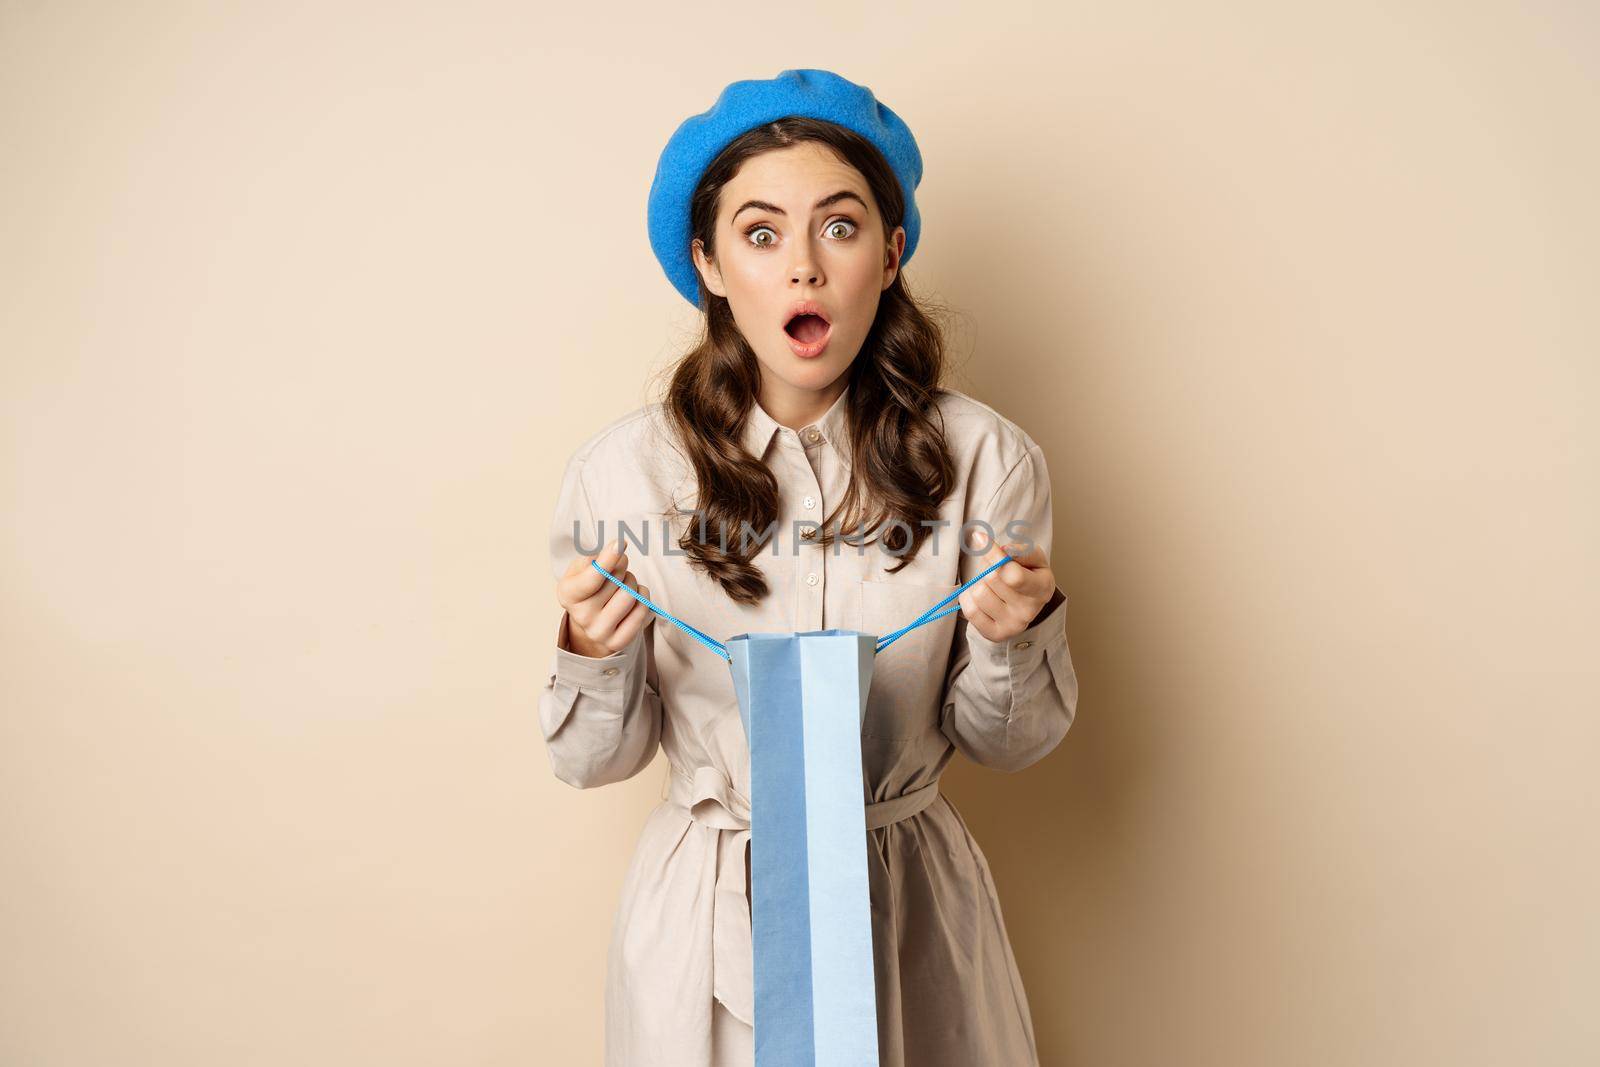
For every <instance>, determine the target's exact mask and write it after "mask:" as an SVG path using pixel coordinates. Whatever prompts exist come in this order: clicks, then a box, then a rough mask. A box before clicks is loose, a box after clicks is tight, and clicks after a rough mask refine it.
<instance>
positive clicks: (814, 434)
mask: <svg viewBox="0 0 1600 1067" xmlns="http://www.w3.org/2000/svg"><path fill="white" fill-rule="evenodd" d="M806 439H807V440H808V441H810V442H811V443H812V444H815V443H816V442H818V441H820V440H822V434H821V432H820V431H817V430H807V431H806Z"/></svg>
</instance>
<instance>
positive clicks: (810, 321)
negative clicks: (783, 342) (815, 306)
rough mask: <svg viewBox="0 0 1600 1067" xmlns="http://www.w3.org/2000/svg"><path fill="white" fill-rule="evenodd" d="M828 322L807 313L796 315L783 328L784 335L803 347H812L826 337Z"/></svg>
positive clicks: (818, 316)
mask: <svg viewBox="0 0 1600 1067" xmlns="http://www.w3.org/2000/svg"><path fill="white" fill-rule="evenodd" d="M829 329H830V327H829V325H828V320H827V319H825V318H823V317H822V316H821V315H812V314H809V313H806V314H800V315H796V316H795V317H794V318H792V319H790V320H789V321H788V322H787V323H786V324H785V325H784V327H783V330H784V332H785V333H787V334H788V335H789V336H790V337H793V338H794V339H795V340H796V341H799V342H800V343H801V344H803V345H814V344H816V343H817V342H818V341H820V340H822V339H823V338H824V337H826V336H828V330H829Z"/></svg>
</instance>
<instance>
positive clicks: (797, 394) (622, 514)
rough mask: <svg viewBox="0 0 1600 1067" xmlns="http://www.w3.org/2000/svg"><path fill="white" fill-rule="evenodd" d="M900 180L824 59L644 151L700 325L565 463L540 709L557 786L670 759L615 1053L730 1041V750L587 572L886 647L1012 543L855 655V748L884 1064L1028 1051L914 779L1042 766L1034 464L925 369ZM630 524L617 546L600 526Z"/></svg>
mask: <svg viewBox="0 0 1600 1067" xmlns="http://www.w3.org/2000/svg"><path fill="white" fill-rule="evenodd" d="M920 177H921V159H920V155H919V154H918V152H917V148H916V143H915V141H914V140H913V139H912V137H911V134H910V131H909V130H908V129H907V128H906V127H905V124H904V123H903V122H901V120H900V119H899V118H898V117H897V116H896V115H895V114H894V112H892V111H890V110H889V109H888V108H886V107H884V106H883V105H881V104H879V103H878V102H877V101H876V100H875V99H874V98H873V96H872V94H871V92H870V91H869V90H867V89H865V88H864V87H861V86H858V85H855V84H853V83H851V82H849V81H847V80H845V79H843V78H841V77H839V76H838V75H836V74H831V73H829V72H827V71H817V70H790V71H784V72H783V73H782V74H780V75H779V76H778V77H777V78H774V79H770V80H767V81H746V82H736V83H734V84H732V85H730V86H728V88H727V89H725V90H724V91H723V93H722V94H721V95H720V96H719V98H718V100H717V103H716V104H715V105H714V106H713V107H712V108H711V109H710V110H708V111H706V112H704V113H703V114H701V115H697V116H694V117H692V118H690V119H688V120H686V121H685V122H684V123H683V124H682V125H681V126H680V127H679V129H678V131H677V133H675V134H674V136H673V138H672V140H671V141H669V143H668V145H667V148H666V150H665V151H664V152H663V153H662V157H661V162H660V164H659V166H658V168H657V173H656V179H655V182H654V183H653V185H652V189H651V200H650V224H651V240H652V245H653V247H654V248H655V250H656V253H657V256H658V257H659V258H660V259H661V261H662V265H663V267H664V269H665V270H666V272H667V275H668V277H669V279H671V280H672V281H673V283H674V285H675V286H676V287H677V288H678V290H679V292H680V293H682V294H683V295H684V296H685V298H686V299H689V300H690V301H691V302H694V303H695V305H696V306H697V307H698V308H700V309H702V310H703V311H704V314H705V334H704V337H703V338H702V340H701V341H700V343H699V344H698V345H697V346H696V347H695V348H694V349H693V350H692V351H691V352H689V353H688V354H687V355H686V356H685V357H684V358H683V359H682V360H681V361H680V363H679V364H678V365H677V367H676V369H675V371H674V373H673V376H672V379H671V383H670V386H669V388H668V391H667V395H666V398H665V400H664V401H663V402H661V403H656V404H651V405H649V406H647V407H644V408H641V409H639V410H637V411H634V412H632V413H631V414H629V415H627V416H625V417H624V418H622V419H619V420H617V421H616V422H613V423H612V424H610V425H609V426H607V427H605V428H604V429H602V430H601V431H600V432H598V433H597V434H595V435H594V436H592V437H591V438H590V439H589V440H587V441H586V442H584V443H583V444H582V445H581V446H580V447H579V448H578V449H577V451H576V452H575V453H574V455H573V456H572V457H571V459H570V460H569V462H568V464H567V467H566V472H565V477H564V480H563V483H562V488H561V493H560V499H559V502H558V505H557V508H556V514H555V518H554V522H553V525H552V530H551V562H552V573H553V575H554V577H555V578H556V580H557V587H556V588H557V598H558V600H559V602H560V603H561V605H562V606H563V608H564V609H565V611H564V613H563V616H562V619H561V624H560V627H559V629H558V634H557V648H556V651H555V662H554V665H553V667H552V669H551V676H550V680H549V684H548V685H547V686H546V688H545V690H544V692H543V694H542V696H541V701H540V722H541V726H542V729H543V732H544V735H545V738H546V740H547V742H548V745H549V753H550V758H551V761H552V765H553V767H554V769H555V773H556V775H557V776H558V777H560V778H561V779H562V780H563V781H566V782H568V783H570V784H572V785H574V786H577V787H579V788H588V787H592V786H598V785H604V784H606V783H609V782H617V781H621V780H623V779H626V778H628V777H631V776H632V775H634V774H637V773H638V772H639V771H641V770H642V769H644V767H646V766H647V765H648V764H649V763H650V762H651V760H652V759H653V758H654V756H655V754H656V751H657V749H658V748H659V749H662V750H664V751H665V753H666V756H667V759H668V761H669V763H670V770H669V772H668V787H667V795H666V798H665V799H664V801H663V803H661V804H660V805H659V806H657V807H656V808H655V809H654V811H652V813H651V814H650V816H649V818H648V819H647V821H646V823H645V826H644V829H643V831H642V833H641V835H640V838H639V841H638V844H637V846H636V848H635V851H634V855H633V859H632V862H631V864H630V867H629V869H628V873H627V875H626V877H625V880H624V884H623V889H622V898H621V903H620V906H619V908H618V911H617V914H616V919H615V924H614V927H613V931H612V940H611V947H610V955H609V960H608V972H607V982H606V1062H607V1063H608V1064H612V1065H627V1067H649V1065H656V1064H660V1065H663V1067H692V1065H696V1064H746V1065H747V1064H750V1063H751V1062H752V1040H751V1039H752V1014H753V1012H752V988H751V954H750V953H751V941H750V915H749V883H748V874H747V872H748V856H747V848H748V844H749V829H748V827H749V799H748V798H749V796H750V771H749V750H748V747H747V743H746V740H745V735H744V730H743V726H742V724H741V722H740V719H739V710H738V703H737V699H736V697H735V694H734V691H733V687H732V681H731V678H730V674H729V671H728V669H727V665H726V664H725V663H724V662H722V661H721V660H720V659H719V658H718V657H717V656H715V655H712V654H711V653H709V652H708V651H707V650H706V649H705V648H702V647H701V646H700V645H699V644H697V643H696V641H695V640H694V639H693V638H692V637H691V636H690V635H689V634H687V633H685V632H684V631H682V630H680V629H678V628H676V627H673V626H671V625H666V624H657V621H656V617H655V615H654V614H653V613H652V612H651V611H650V610H649V609H648V608H647V607H646V606H645V605H644V604H643V603H642V602H640V601H638V600H636V599H635V598H633V597H630V596H628V595H627V594H625V593H623V592H622V590H621V589H620V588H618V587H617V585H616V584H614V583H612V582H610V581H608V580H607V579H606V578H605V577H604V576H603V575H601V574H599V573H598V572H597V571H596V570H595V569H594V568H593V567H591V566H590V565H589V564H590V561H591V560H596V559H597V560H598V561H599V564H600V566H601V567H604V568H607V569H608V570H609V571H610V573H611V574H613V575H614V576H616V577H617V578H618V579H619V580H620V581H622V582H623V583H624V584H626V585H627V587H628V588H629V589H632V590H635V591H636V592H638V593H639V594H640V595H641V596H645V597H648V598H650V599H651V600H652V601H654V602H655V603H656V604H657V605H659V606H660V607H661V608H662V609H663V610H665V611H667V612H670V613H671V614H672V615H674V616H677V617H678V618H680V619H683V620H685V621H687V622H689V623H692V624H693V625H694V626H695V627H697V628H699V629H701V630H703V631H705V632H706V633H708V634H710V635H712V636H713V637H716V638H727V637H729V636H732V635H735V634H740V633H747V632H762V631H766V632H800V631H807V630H816V629H823V628H826V627H839V628H845V629H855V630H861V631H864V632H867V633H873V634H879V635H883V634H887V633H890V632H891V631H893V630H895V629H898V628H899V627H901V626H903V625H905V624H907V623H909V622H911V621H912V620H913V619H915V618H916V617H917V616H918V615H920V614H921V613H922V612H923V611H924V610H926V609H927V608H929V607H931V606H932V605H934V604H936V603H937V602H938V601H940V600H941V599H943V598H944V597H945V596H947V595H949V594H950V593H951V592H952V591H954V590H955V589H956V588H958V587H959V586H961V585H962V584H963V583H964V582H965V581H967V580H969V579H971V578H973V577H974V576H976V575H977V574H979V573H981V572H982V571H983V570H984V569H985V568H986V567H988V566H989V565H990V564H992V563H994V562H996V561H998V560H999V559H1000V558H1001V556H1002V551H1003V550H1006V549H1009V552H1010V554H1011V555H1012V556H1013V561H1012V562H1008V563H1006V564H1005V565H1004V566H1002V567H1000V568H998V569H996V570H995V571H993V572H992V573H991V574H989V575H988V576H986V577H985V578H984V579H983V580H982V581H981V582H978V583H976V584H974V585H973V586H972V588H970V589H968V590H967V591H966V592H964V593H962V595H961V597H960V599H959V604H960V611H959V613H952V614H948V615H946V616H945V617H944V618H941V619H939V620H938V621H936V622H933V623H930V624H928V625H924V626H921V627H919V628H917V629H915V630H912V631H911V632H910V633H908V634H907V635H905V636H904V637H902V638H900V639H899V640H898V641H896V642H895V644H894V645H893V646H892V647H891V648H886V649H884V651H883V653H882V654H881V655H880V656H879V657H878V658H877V660H876V661H875V664H874V675H873V684H872V690H871V694H870V697H869V700H868V707H867V711H866V719H865V725H864V726H863V729H862V738H861V744H862V758H863V771H864V776H865V779H866V783H867V787H868V791H869V794H870V796H869V800H870V803H869V805H868V826H869V830H868V836H869V854H868V864H869V868H868V877H869V882H870V889H871V916H872V924H873V940H874V946H873V951H874V966H875V971H876V980H877V997H878V1004H877V1008H878V1025H879V1055H880V1059H881V1062H882V1063H883V1064H885V1065H892V1067H900V1065H905V1064H913V1065H917V1067H938V1065H946V1064H948V1065H951V1067H957V1065H959V1067H972V1065H977V1064H983V1065H1013V1064H1035V1063H1037V1062H1038V1058H1037V1053H1036V1052H1035V1048H1034V1036H1033V1026H1032V1021H1031V1018H1030V1015H1029V1011H1028V1003H1027V998H1026V996H1025V994H1024V992H1023V988H1022V983H1021V980H1020V977H1019V975H1018V972H1017V967H1016V963H1015V960H1014V958H1013V956H1012V952H1011V947H1010V944H1009V942H1008V940H1007V936H1006V930H1005V924H1004V922H1003V920H1002V917H1001V911H1000V905H999V900H998V897H997V894H996V891H995V886H994V883H993V880H992V878H991V876H990V872H989V867H988V864H987V862H986V861H985V859H984V856H983V853H982V851H981V850H980V849H979V848H978V845H977V842H976V841H974V840H973V838H972V835H971V834H970V832H969V831H968V829H967V826H966V823H965V822H964V821H963V819H962V818H961V815H960V814H959V813H958V812H957V811H956V809H955V807H954V806H953V805H951V804H950V802H949V801H948V800H947V799H945V798H944V797H943V796H942V795H940V793H939V791H938V787H937V782H938V779H939V776H940V774H941V773H942V772H943V770H944V768H945V766H946V764H947V763H948V762H949V760H950V759H951V757H952V756H953V755H954V753H955V751H956V750H958V749H959V750H960V751H961V752H963V753H965V754H966V755H967V756H968V757H969V758H971V759H973V760H976V761H978V762H979V763H982V764H985V765H987V766H990V767H996V768H1001V769H1005V770H1010V771H1016V770H1020V769H1022V768H1024V767H1026V766H1028V765H1030V764H1032V763H1033V762H1035V761H1036V760H1038V759H1040V758H1041V757H1043V756H1044V755H1045V754H1046V753H1048V752H1049V751H1050V750H1051V749H1053V748H1054V747H1055V746H1056V744H1057V743H1058V742H1059V741H1060V740H1061V738H1062V737H1063V736H1064V735H1065V733H1066V732H1067V729H1068V728H1069V726H1070V725H1071V723H1072V720H1073V716H1074V712H1075V710H1076V705H1077V679H1076V676H1075V674H1074V672H1073V668H1072V661H1071V657H1070V655H1069V653H1068V649H1067V641H1066V617H1065V611H1066V607H1065V602H1066V597H1065V596H1063V595H1062V593H1061V591H1060V590H1059V589H1057V588H1056V581H1055V576H1054V573H1053V572H1052V571H1051V569H1050V565H1049V560H1048V553H1049V546H1050V536H1051V506H1050V482H1049V476H1048V473H1047V471H1046V467H1045V458H1044V455H1043V453H1042V452H1041V451H1040V449H1039V446H1038V445H1037V444H1035V443H1034V442H1033V440H1032V439H1031V438H1030V437H1029V436H1028V435H1027V434H1026V433H1024V432H1023V431H1022V430H1021V429H1019V428H1018V427H1017V426H1016V425H1014V424H1013V423H1011V422H1010V421H1008V420H1007V419H1005V418H1004V417H1002V416H1001V415H999V414H998V413H996V412H995V411H994V410H993V409H991V408H989V407H987V406H985V405H983V404H981V403H979V402H977V401H975V400H973V399H972V398H970V397H968V396H965V395H963V394H961V393H959V392H955V391H951V390H945V389H941V388H940V386H939V382H940V374H941V370H942V351H943V346H942V340H941V338H940V335H939V333H938V330H937V329H936V328H935V327H934V326H933V324H932V323H931V322H930V321H929V319H928V318H927V316H926V315H925V314H924V313H923V312H922V311H921V310H920V309H919V308H918V306H917V304H916V303H915V302H914V301H913V300H912V298H911V297H910V295H909V294H908V293H907V290H906V287H905V282H904V279H903V277H902V275H901V273H900V269H899V268H900V266H901V264H902V263H903V262H904V261H905V260H906V259H908V258H909V257H910V255H911V252H912V251H913V250H914V248H915V245H916V240H917V236H918V231H919V228H920V219H919V217H918V214H917V211H916V205H915V201H914V199H913V196H912V194H913V191H914V189H915V187H916V185H917V182H918V181H919V180H920ZM602 524H603V525H602ZM619 524H620V526H625V527H626V531H627V535H628V537H629V539H630V540H631V541H632V543H633V546H634V547H633V551H634V552H635V555H632V556H630V555H629V554H628V553H627V552H624V551H621V547H622V546H618V545H617V544H615V543H612V544H604V542H606V541H611V542H615V540H616V538H617V534H618V532H619ZM984 525H987V527H988V529H989V530H990V531H993V532H994V533H995V534H998V535H999V538H1000V540H999V541H998V542H994V543H989V542H988V534H987V533H986V532H985V531H984V530H983V526H984ZM964 528H965V529H967V530H969V531H970V532H971V533H972V534H973V536H974V537H975V538H976V543H977V545H978V546H979V548H981V549H982V550H981V551H980V550H977V549H975V548H974V547H973V542H971V541H968V542H960V541H958V537H960V535H961V533H962V531H963V530H964ZM856 532H864V533H866V534H868V536H866V537H864V538H863V537H855V536H846V535H853V534H855V533H856ZM741 534H746V535H748V536H741ZM603 544H604V547H603V548H602V545H603ZM879 824H881V825H879Z"/></svg>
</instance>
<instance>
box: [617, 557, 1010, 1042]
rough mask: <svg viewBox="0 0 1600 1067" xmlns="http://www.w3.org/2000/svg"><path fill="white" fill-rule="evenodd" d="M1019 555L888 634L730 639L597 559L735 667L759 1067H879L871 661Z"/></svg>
mask: <svg viewBox="0 0 1600 1067" xmlns="http://www.w3.org/2000/svg"><path fill="white" fill-rule="evenodd" d="M1010 559H1011V557H1010V556H1009V555H1007V556H1002V557H1001V558H1000V560H999V561H997V562H995V563H993V564H991V565H990V566H989V567H987V568H985V569H984V570H983V571H982V572H981V573H979V574H978V575H977V576H976V577H974V578H973V579H972V580H971V581H968V582H966V583H965V584H964V585H962V586H961V587H960V588H958V589H957V590H956V591H955V592H953V593H951V594H950V595H949V596H947V597H945V598H944V599H943V600H941V601H939V603H937V604H935V605H933V607H931V608H929V609H928V610H927V611H925V612H923V613H922V614H921V615H919V616H918V617H917V618H916V619H914V620H912V621H911V623H910V624H909V625H907V626H903V627H901V628H900V629H898V630H896V631H894V632H893V633H891V634H886V635H885V636H883V637H875V636H874V635H872V634H865V633H860V632H858V631H855V630H808V631H805V632H803V633H747V634H739V635H738V636H736V637H732V638H730V639H729V640H728V642H727V643H726V644H724V643H723V642H721V641H718V640H717V639H716V638H714V637H711V636H710V635H709V634H706V633H704V632H702V631H700V630H697V629H695V628H694V627H693V626H691V625H689V624H688V623H686V622H684V621H683V620H682V619H680V618H678V617H677V616H675V615H673V614H672V613H670V612H668V611H665V610H663V609H662V608H660V607H659V606H657V605H656V604H654V603H652V602H651V601H650V599H649V598H648V597H645V596H641V595H640V594H639V593H637V592H635V591H634V590H632V589H630V588H628V586H627V585H625V584H624V583H623V582H622V581H621V580H620V579H618V578H617V577H616V575H614V574H612V573H611V572H609V571H607V570H606V569H605V568H604V567H601V566H600V564H599V562H598V561H591V563H590V566H592V567H594V569H595V570H597V571H599V572H600V573H601V574H602V575H604V576H605V578H606V579H607V580H608V581H609V582H611V584H613V585H615V586H617V588H619V589H621V590H622V591H623V592H625V593H627V594H628V595H629V596H630V597H633V598H634V599H635V600H637V601H639V602H640V603H642V604H644V605H645V606H646V607H648V608H649V609H650V610H651V611H653V612H655V613H656V614H657V615H659V616H661V617H662V618H663V619H666V620H667V621H668V622H670V623H671V624H672V625H674V626H676V627H678V629H680V630H682V631H683V632H684V633H686V634H688V635H689V636H690V637H691V638H693V639H694V640H695V641H698V642H699V643H700V644H702V645H704V646H705V647H706V648H708V649H710V650H711V651H712V652H715V653H716V654H717V655H718V656H721V657H722V658H723V659H724V660H726V661H727V662H728V666H729V669H730V670H731V671H732V672H733V687H734V693H735V695H736V696H737V697H738V701H739V718H740V720H741V721H742V722H743V723H744V732H745V739H746V740H747V741H748V742H749V745H750V886H751V890H750V891H751V909H750V922H751V940H752V943H753V952H754V960H753V964H754V975H755V979H754V981H755V990H754V992H755V1063H756V1067H802V1065H803V1067H877V1064H878V1019H877V1016H878V1001H877V986H876V981H875V977H874V974H873V959H872V911H871V908H872V903H871V901H872V897H871V892H870V888H869V885H868V882H867V848H868V839H867V799H866V798H867V791H866V785H865V782H864V780H863V777H862V769H861V729H862V726H863V725H864V724H865V721H866V713H867V694H868V693H869V692H870V691H871V688H872V671H873V664H874V662H875V660H876V657H877V655H878V654H879V653H880V652H882V651H883V650H884V649H885V648H887V647H888V646H889V645H891V644H893V643H894V642H895V641H898V640H899V639H900V638H901V637H903V636H905V635H906V634H907V633H909V632H910V631H912V630H914V629H916V628H917V627H918V626H925V625H927V624H928V623H930V622H934V621H936V620H938V619H941V618H943V617H944V616H946V615H949V614H951V613H953V612H956V611H959V610H961V608H960V605H959V604H952V603H951V602H952V601H954V600H956V599H957V598H958V597H959V596H960V594H961V593H962V592H964V591H965V590H966V589H968V588H969V587H971V586H972V585H974V584H976V583H977V582H978V581H980V580H981V579H982V578H983V577H984V576H985V575H987V574H988V573H989V572H990V571H993V570H994V569H996V568H997V567H1000V566H1002V565H1004V564H1005V563H1006V562H1007V561H1009V560H1010ZM947 605H948V606H947ZM943 666H944V665H943V664H931V665H930V669H940V670H942V669H943Z"/></svg>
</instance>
